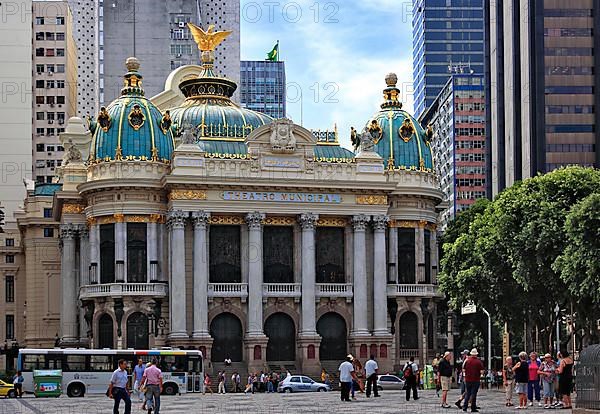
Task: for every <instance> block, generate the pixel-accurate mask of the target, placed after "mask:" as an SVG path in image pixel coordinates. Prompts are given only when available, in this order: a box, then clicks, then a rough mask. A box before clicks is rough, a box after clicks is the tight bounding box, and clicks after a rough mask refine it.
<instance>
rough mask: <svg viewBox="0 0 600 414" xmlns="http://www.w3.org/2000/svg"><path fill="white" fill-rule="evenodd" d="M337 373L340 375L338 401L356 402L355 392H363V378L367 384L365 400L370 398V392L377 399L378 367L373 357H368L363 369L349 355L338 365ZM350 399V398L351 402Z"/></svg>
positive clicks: (357, 361)
mask: <svg viewBox="0 0 600 414" xmlns="http://www.w3.org/2000/svg"><path fill="white" fill-rule="evenodd" d="M338 371H339V375H340V392H341V394H340V399H341V400H342V401H352V400H356V392H357V391H359V392H365V384H364V382H363V378H365V379H366V383H367V387H366V388H367V389H366V394H367V398H370V397H371V392H372V393H373V396H374V397H379V390H378V389H377V376H378V373H379V366H378V365H377V361H376V360H375V356H374V355H371V356H370V358H369V360H368V361H367V362H366V363H365V366H364V368H363V366H362V364H361V362H360V361H359V360H358V359H357V358H354V357H353V356H352V355H351V354H350V355H348V356H347V357H346V360H345V361H344V362H342V363H341V364H340V367H339V368H338ZM350 397H352V400H351V399H350Z"/></svg>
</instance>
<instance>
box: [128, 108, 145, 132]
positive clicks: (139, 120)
mask: <svg viewBox="0 0 600 414" xmlns="http://www.w3.org/2000/svg"><path fill="white" fill-rule="evenodd" d="M128 118H129V125H131V127H132V128H133V129H135V130H136V131H137V130H139V129H140V128H141V127H142V125H144V120H145V119H146V117H145V116H144V114H143V113H142V108H141V107H140V106H139V105H137V104H135V105H133V108H132V109H131V112H130V113H129V116H128Z"/></svg>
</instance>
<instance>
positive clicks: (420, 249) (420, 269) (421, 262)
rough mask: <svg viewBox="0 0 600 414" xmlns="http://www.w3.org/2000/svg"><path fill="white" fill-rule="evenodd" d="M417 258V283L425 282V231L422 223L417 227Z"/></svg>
mask: <svg viewBox="0 0 600 414" xmlns="http://www.w3.org/2000/svg"><path fill="white" fill-rule="evenodd" d="M415 259H416V260H415V264H416V267H417V269H416V273H415V274H416V283H423V282H425V231H424V229H423V226H421V225H419V227H417V228H416V229H415Z"/></svg>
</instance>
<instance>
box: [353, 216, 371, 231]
mask: <svg viewBox="0 0 600 414" xmlns="http://www.w3.org/2000/svg"><path fill="white" fill-rule="evenodd" d="M370 219H371V217H370V216H367V215H366V214H356V215H354V216H352V220H351V222H352V226H353V227H354V231H365V229H366V228H367V224H368V223H369V221H370Z"/></svg>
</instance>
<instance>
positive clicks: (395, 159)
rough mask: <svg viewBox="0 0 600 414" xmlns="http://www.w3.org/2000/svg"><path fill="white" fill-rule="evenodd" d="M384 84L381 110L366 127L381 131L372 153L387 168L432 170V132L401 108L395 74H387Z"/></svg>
mask: <svg viewBox="0 0 600 414" xmlns="http://www.w3.org/2000/svg"><path fill="white" fill-rule="evenodd" d="M385 83H386V86H387V87H386V88H385V89H384V90H383V99H384V101H383V103H382V104H381V105H380V107H381V110H380V111H379V112H377V113H376V114H375V115H373V117H372V118H371V119H370V120H369V121H368V122H367V125H366V127H367V128H369V129H373V128H376V129H380V131H381V134H380V138H379V139H378V140H377V142H376V143H375V147H374V150H375V152H377V153H378V154H379V155H380V156H381V157H382V158H383V160H384V162H385V165H386V167H387V168H388V169H399V170H417V171H426V172H431V171H433V155H432V152H431V138H432V135H433V133H432V131H431V129H430V128H427V130H425V129H423V127H422V126H421V125H420V124H419V122H418V121H417V120H416V119H415V118H414V117H413V116H412V115H411V114H409V113H408V112H406V111H405V110H404V109H402V102H400V101H399V100H398V97H399V96H400V90H399V89H398V88H397V87H396V84H397V83H398V77H397V76H396V74H395V73H389V74H388V75H386V77H385Z"/></svg>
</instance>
